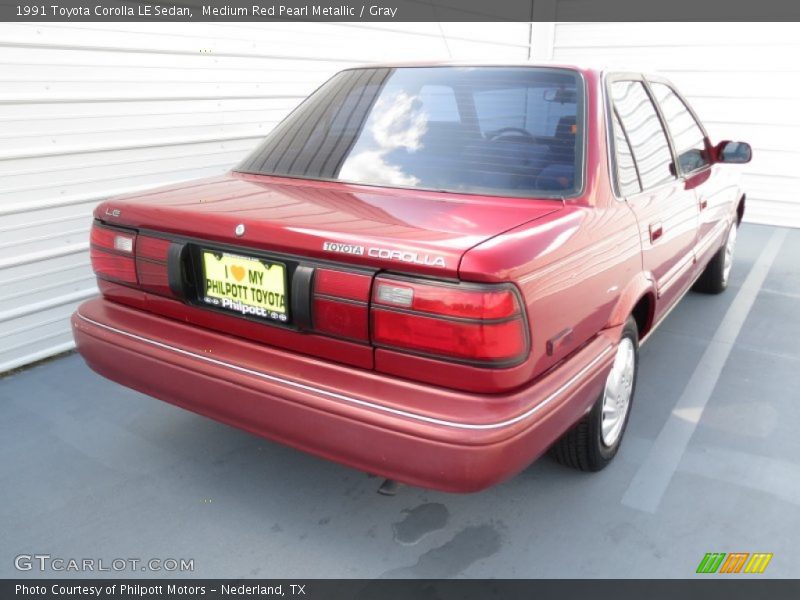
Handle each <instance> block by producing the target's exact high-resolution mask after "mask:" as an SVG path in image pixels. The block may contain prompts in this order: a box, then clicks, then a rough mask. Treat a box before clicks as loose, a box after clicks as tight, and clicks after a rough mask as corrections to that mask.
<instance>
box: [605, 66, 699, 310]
mask: <svg viewBox="0 0 800 600" xmlns="http://www.w3.org/2000/svg"><path fill="white" fill-rule="evenodd" d="M608 96H609V99H610V102H611V107H610V108H611V111H610V118H611V123H612V130H613V135H612V138H613V140H614V144H613V145H614V155H615V157H616V159H617V160H616V162H617V164H618V165H619V164H620V162H621V160H622V159H623V156H622V155H626V154H627V155H629V156H628V158H629V162H630V166H631V168H629V169H628V172H627V173H626V174H624V175H623V174H621V173H620V172H619V171H618V173H617V185H618V193H619V194H620V195H621V196H623V197H624V199H625V201H626V202H627V203H628V205H629V206H630V207H631V209H632V210H633V212H634V214H635V215H636V219H637V221H638V225H639V235H640V239H641V244H642V262H643V266H644V270H645V272H647V273H648V274H649V275H650V276H651V277H652V279H653V280H654V284H655V288H656V291H657V295H658V298H659V302H657V303H656V318H658V317H659V316H660V314H661V313H662V312H663V311H665V310H667V308H668V307H669V306H670V305H671V304H672V303H673V302H674V301H675V300H676V299H677V298H679V297H680V295H681V294H682V293H683V291H684V290H685V289H686V288H687V287H688V285H689V284H690V283H691V280H692V276H693V272H694V269H693V267H694V262H695V253H694V249H695V244H696V242H697V235H698V212H699V210H698V205H697V201H696V197H695V193H694V191H693V190H687V189H686V188H685V186H684V184H683V181H682V180H681V179H679V178H678V173H677V170H676V167H675V155H674V152H673V149H672V146H671V142H670V138H669V136H668V134H667V132H666V130H665V128H664V123H663V121H662V117H661V115H660V114H659V112H658V110H657V108H656V105H655V104H654V102H653V98H652V96H651V92H650V90H649V89H648V87H647V85H646V83H645V81H644V80H643V78H641V77H639V76H627V75H625V76H617V77H613V78H609V79H608Z"/></svg>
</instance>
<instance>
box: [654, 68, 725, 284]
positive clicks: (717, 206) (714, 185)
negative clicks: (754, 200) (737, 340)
mask: <svg viewBox="0 0 800 600" xmlns="http://www.w3.org/2000/svg"><path fill="white" fill-rule="evenodd" d="M648 84H649V86H650V89H651V91H652V93H653V97H654V98H655V100H656V102H657V104H658V107H659V108H660V110H661V114H662V116H663V119H664V121H665V122H666V124H667V130H668V131H669V133H670V136H671V138H672V144H673V146H674V148H675V153H676V154H677V157H678V161H677V162H678V174H679V176H680V178H681V180H682V181H683V186H684V189H685V190H687V192H688V191H693V192H694V194H695V201H696V202H697V207H698V211H699V222H698V235H697V248H696V254H697V259H698V268H702V267H703V266H704V265H705V264H706V262H708V259H709V258H710V257H711V255H712V254H714V252H716V251H717V249H718V248H719V245H720V244H721V243H722V239H723V236H724V235H725V234H726V232H727V225H728V223H729V218H730V215H732V214H733V208H732V206H731V203H732V202H734V201H735V200H736V197H735V196H736V186H735V185H734V184H733V182H732V181H728V178H726V177H723V176H721V174H720V173H719V172H718V171H719V168H718V167H716V166H715V165H713V164H712V161H711V142H710V141H709V139H708V135H707V134H706V131H705V129H704V128H703V126H702V125H701V124H700V121H699V119H698V118H697V116H696V115H695V114H694V111H692V109H691V108H690V107H689V104H688V103H687V102H686V100H685V99H684V98H683V97H682V96H681V95H680V94H679V93H678V91H677V90H676V89H675V88H674V87H673V86H672V85H671V84H670V83H669V82H667V81H664V80H658V79H654V78H652V77H648Z"/></svg>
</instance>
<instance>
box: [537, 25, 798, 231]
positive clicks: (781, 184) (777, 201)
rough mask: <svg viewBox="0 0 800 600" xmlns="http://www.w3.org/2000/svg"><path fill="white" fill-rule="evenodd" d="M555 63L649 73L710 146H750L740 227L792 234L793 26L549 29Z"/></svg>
mask: <svg viewBox="0 0 800 600" xmlns="http://www.w3.org/2000/svg"><path fill="white" fill-rule="evenodd" d="M553 40H554V42H553V50H552V56H553V58H554V59H555V60H564V61H586V60H590V61H592V63H593V64H600V65H617V64H620V65H629V66H632V67H634V68H638V67H642V66H643V67H644V68H651V69H657V70H658V71H660V72H661V73H663V74H664V75H665V76H666V77H668V78H670V79H671V80H672V81H674V82H675V84H676V85H677V86H678V87H679V88H680V89H681V91H682V92H683V93H684V94H685V95H686V96H687V98H688V100H689V101H690V102H691V104H692V106H693V107H694V108H695V110H696V111H697V112H698V114H699V116H700V118H701V119H702V121H703V123H704V124H705V125H706V127H707V128H708V132H709V135H710V136H711V138H712V139H714V140H723V139H734V140H737V139H739V140H744V141H748V142H750V143H751V144H752V145H753V150H754V156H753V162H752V163H751V164H749V165H747V166H746V167H745V175H744V178H743V183H744V186H745V188H746V190H747V198H748V200H747V214H746V216H745V218H746V220H748V221H750V222H754V223H769V224H774V225H784V226H789V227H800V194H798V189H800V169H799V168H798V165H800V111H799V110H798V107H800V63H798V60H797V57H798V56H800V25H798V24H797V23H558V24H556V26H555V32H554V35H553Z"/></svg>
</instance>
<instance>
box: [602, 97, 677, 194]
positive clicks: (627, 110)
mask: <svg viewBox="0 0 800 600" xmlns="http://www.w3.org/2000/svg"><path fill="white" fill-rule="evenodd" d="M611 97H612V98H613V100H614V107H615V108H616V111H617V114H618V115H619V119H620V122H621V124H622V127H623V128H624V130H625V134H626V135H627V137H628V140H629V141H630V145H631V149H632V150H633V157H634V159H636V166H637V167H638V169H639V179H640V181H641V183H642V188H643V189H648V188H651V187H653V186H655V185H658V184H659V183H663V182H664V181H668V180H670V179H674V177H675V176H674V175H673V174H672V173H671V171H670V165H671V164H672V153H671V152H670V149H669V142H668V141H667V134H666V133H664V129H663V128H662V126H661V121H660V120H659V118H658V113H656V109H655V107H654V106H653V103H652V102H651V101H650V96H648V95H647V92H646V91H645V89H644V85H643V84H642V83H641V82H640V81H615V82H614V83H612V84H611Z"/></svg>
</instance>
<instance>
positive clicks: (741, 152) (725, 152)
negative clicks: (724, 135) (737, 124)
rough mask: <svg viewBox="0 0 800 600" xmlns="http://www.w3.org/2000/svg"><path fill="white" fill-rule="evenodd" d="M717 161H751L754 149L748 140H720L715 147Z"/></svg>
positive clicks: (734, 162) (742, 162)
mask: <svg viewBox="0 0 800 600" xmlns="http://www.w3.org/2000/svg"><path fill="white" fill-rule="evenodd" d="M715 150H716V152H715V154H716V155H717V162H721V163H732V164H740V165H741V164H744V163H749V162H750V159H751V158H753V149H752V148H751V147H750V144H748V143H747V142H730V141H725V142H720V143H719V144H717V147H716V148H715Z"/></svg>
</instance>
